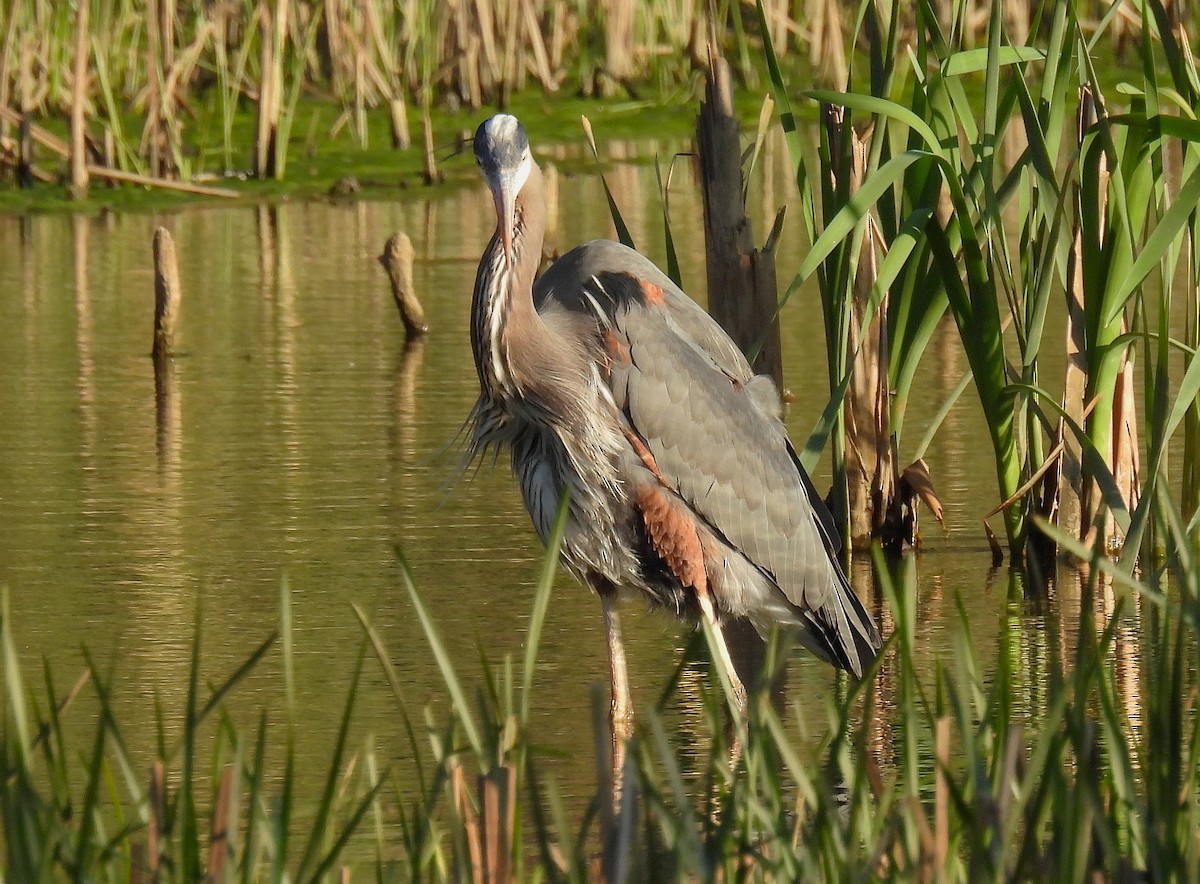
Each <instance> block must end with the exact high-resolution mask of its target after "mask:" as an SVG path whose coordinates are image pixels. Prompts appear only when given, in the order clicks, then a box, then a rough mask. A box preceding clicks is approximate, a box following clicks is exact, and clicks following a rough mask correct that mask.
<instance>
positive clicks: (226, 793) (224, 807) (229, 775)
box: [208, 764, 237, 884]
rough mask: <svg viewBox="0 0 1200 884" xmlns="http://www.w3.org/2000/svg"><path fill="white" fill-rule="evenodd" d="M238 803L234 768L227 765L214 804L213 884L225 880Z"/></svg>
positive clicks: (210, 852)
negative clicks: (233, 814) (230, 824)
mask: <svg viewBox="0 0 1200 884" xmlns="http://www.w3.org/2000/svg"><path fill="white" fill-rule="evenodd" d="M236 801H237V796H236V795H235V794H234V793H233V766H232V765H228V764H227V765H226V766H225V769H224V770H223V771H221V782H220V784H219V785H218V786H217V798H216V801H214V802H213V810H212V827H211V829H210V832H211V834H210V836H209V848H208V880H209V881H210V882H212V884H218V882H221V881H224V880H225V864H226V862H227V861H228V859H229V845H230V840H229V820H230V819H231V817H232V812H231V808H232V806H233V804H234V803H235V802H236Z"/></svg>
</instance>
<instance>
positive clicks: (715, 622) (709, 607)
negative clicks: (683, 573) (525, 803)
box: [696, 590, 747, 718]
mask: <svg viewBox="0 0 1200 884" xmlns="http://www.w3.org/2000/svg"><path fill="white" fill-rule="evenodd" d="M696 599H697V601H699V603H700V612H701V613H702V614H703V615H704V619H705V620H706V621H708V623H709V625H710V626H711V627H712V634H713V644H714V645H715V647H714V648H713V651H714V652H715V653H716V655H717V657H718V658H720V664H721V666H723V667H724V669H725V672H726V674H727V675H728V676H729V682H730V685H731V686H732V687H733V699H734V702H735V703H737V709H738V712H739V713H740V714H741V716H742V717H743V718H745V715H746V706H747V699H746V686H745V685H743V684H742V679H741V678H740V677H739V676H738V672H737V668H736V667H735V666H734V665H733V657H731V656H730V655H729V646H728V645H727V644H725V632H724V630H722V629H721V620H720V618H719V617H718V616H717V609H716V606H715V605H713V600H712V596H711V595H709V593H708V592H707V590H705V591H701V592H697V593H696Z"/></svg>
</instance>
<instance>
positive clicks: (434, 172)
mask: <svg viewBox="0 0 1200 884" xmlns="http://www.w3.org/2000/svg"><path fill="white" fill-rule="evenodd" d="M421 140H422V142H423V143H424V147H425V183H426V184H437V183H438V182H439V181H441V180H442V173H441V172H439V171H438V167H437V158H436V157H435V156H434V153H433V120H431V119H430V117H429V104H428V102H427V103H426V104H425V107H424V108H422V110H421Z"/></svg>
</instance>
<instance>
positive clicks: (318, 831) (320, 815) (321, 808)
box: [295, 637, 378, 881]
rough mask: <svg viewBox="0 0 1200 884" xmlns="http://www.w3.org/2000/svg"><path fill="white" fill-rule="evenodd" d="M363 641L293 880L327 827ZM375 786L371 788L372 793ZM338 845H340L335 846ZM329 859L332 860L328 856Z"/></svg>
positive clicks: (302, 870) (313, 857)
mask: <svg viewBox="0 0 1200 884" xmlns="http://www.w3.org/2000/svg"><path fill="white" fill-rule="evenodd" d="M366 656H367V645H366V638H365V637H364V638H363V641H362V642H361V643H360V644H359V646H358V655H357V657H356V658H355V661H354V672H353V674H352V675H351V676H350V687H349V688H348V689H347V691H346V702H345V705H344V706H343V707H342V720H341V724H340V725H339V726H338V732H337V739H336V740H335V741H334V746H333V754H332V756H331V757H330V760H329V771H328V773H327V774H326V777H325V788H324V789H323V790H322V792H321V799H320V802H319V803H318V804H317V812H316V815H315V817H314V820H313V824H312V831H311V832H310V833H309V836H308V844H307V845H306V846H305V848H304V853H303V855H302V857H301V859H300V865H299V866H297V868H296V876H295V877H296V880H298V881H303V880H306V878H305V872H306V871H308V867H309V865H310V864H311V863H313V862H315V861H316V859H317V856H318V850H319V849H320V847H321V842H322V840H323V839H324V838H325V834H326V832H327V831H328V829H329V823H330V815H331V810H332V808H333V803H334V796H335V795H336V794H337V791H338V778H339V776H340V774H341V772H342V770H341V769H342V756H343V755H344V754H345V751H346V743H347V742H348V740H349V736H350V721H351V718H352V716H353V714H354V701H355V697H357V696H358V683H359V679H360V678H361V676H362V668H363V661H364V660H366ZM377 788H378V787H376V790H372V792H371V794H372V795H374V794H375V791H377ZM368 806H369V802H364V803H363V804H362V806H361V807H360V808H359V811H358V814H359V816H361V814H363V813H366V809H367V807H368ZM339 849H340V848H339ZM331 856H333V857H334V858H336V856H337V853H336V851H334V852H333V853H332V854H331ZM329 861H332V860H329ZM320 871H321V870H320V869H318V871H316V872H314V873H313V876H312V877H313V878H319V877H320Z"/></svg>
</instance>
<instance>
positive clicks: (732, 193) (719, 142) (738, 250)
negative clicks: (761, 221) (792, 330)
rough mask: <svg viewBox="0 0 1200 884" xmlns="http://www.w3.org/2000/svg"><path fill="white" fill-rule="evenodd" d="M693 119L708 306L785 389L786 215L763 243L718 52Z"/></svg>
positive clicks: (760, 368)
mask: <svg viewBox="0 0 1200 884" xmlns="http://www.w3.org/2000/svg"><path fill="white" fill-rule="evenodd" d="M705 76H706V79H707V87H706V89H705V98H704V101H703V102H702V103H701V105H700V116H699V118H698V120H697V122H696V149H697V152H698V153H699V155H700V184H701V189H702V192H703V195H704V243H705V260H706V263H707V269H708V312H709V313H711V314H712V316H713V318H714V319H716V320H717V322H718V323H720V325H721V327H722V328H724V329H725V331H726V332H728V333H729V336H730V337H731V338H733V341H734V343H736V344H737V345H738V347H739V348H741V350H742V352H743V353H746V354H747V355H748V356H751V357H753V358H752V359H751V362H752V363H753V366H754V371H755V372H757V373H758V374H766V375H770V376H771V377H772V378H773V379H774V380H775V384H776V386H777V387H778V388H779V389H781V390H782V389H783V358H782V354H781V351H780V345H779V322H778V318H777V316H776V312H777V309H778V297H777V295H776V286H775V254H774V251H775V241H776V239H777V236H778V233H779V229H780V226H781V224H782V220H783V219H782V214H781V215H780V216H779V217H777V218H776V220H775V227H774V229H773V230H772V231H771V234H770V235H769V236H768V237H767V241H766V243H765V244H764V245H763V247H762V248H761V249H756V248H755V247H754V232H753V230H752V229H751V225H750V219H749V218H747V217H746V202H745V199H744V196H743V194H744V193H745V187H744V182H743V178H742V145H741V131H740V129H739V127H738V121H737V117H736V116H734V113H733V84H732V80H731V78H730V74H729V64H728V63H727V62H726V61H725V59H723V58H721V57H720V56H714V57H713V59H712V64H711V65H710V67H709V70H708V71H707V72H706V74H705Z"/></svg>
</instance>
